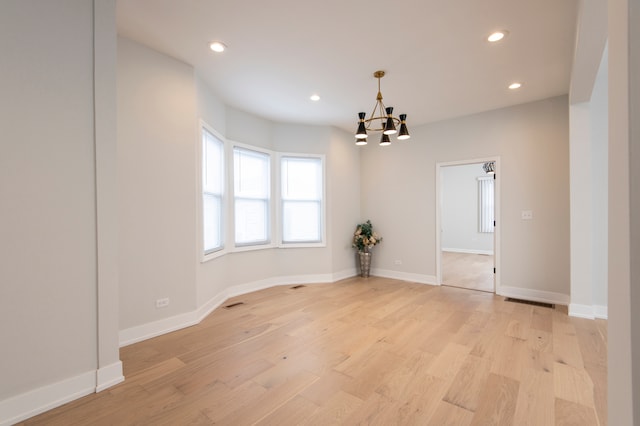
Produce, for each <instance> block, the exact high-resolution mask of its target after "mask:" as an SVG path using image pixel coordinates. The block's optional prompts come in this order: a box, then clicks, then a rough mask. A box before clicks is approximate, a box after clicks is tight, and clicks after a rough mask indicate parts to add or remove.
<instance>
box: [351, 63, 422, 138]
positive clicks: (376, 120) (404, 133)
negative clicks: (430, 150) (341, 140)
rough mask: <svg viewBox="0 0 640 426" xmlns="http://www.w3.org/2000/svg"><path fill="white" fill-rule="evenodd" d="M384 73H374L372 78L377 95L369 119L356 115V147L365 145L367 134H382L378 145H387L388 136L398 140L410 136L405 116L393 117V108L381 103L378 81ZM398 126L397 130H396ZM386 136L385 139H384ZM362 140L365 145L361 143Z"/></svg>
mask: <svg viewBox="0 0 640 426" xmlns="http://www.w3.org/2000/svg"><path fill="white" fill-rule="evenodd" d="M384 75H385V72H384V71H376V72H374V73H373V76H374V77H375V78H377V79H378V95H377V96H376V103H375V105H374V107H373V111H372V112H371V115H370V116H369V118H367V115H366V113H364V112H359V113H358V128H357V130H356V135H355V136H356V145H365V144H366V138H367V134H368V132H382V134H383V137H382V138H381V139H380V145H383V146H384V145H389V144H390V143H391V140H390V139H389V135H393V134H397V135H398V136H397V138H398V140H406V139H409V138H410V137H411V136H410V135H409V129H408V128H407V121H406V120H407V114H400V118H397V117H394V115H393V107H387V106H385V105H384V103H383V102H382V92H381V91H380V79H381V78H382V77H384ZM398 126H399V130H398ZM385 136H386V138H385ZM363 140H364V142H365V143H362V142H363Z"/></svg>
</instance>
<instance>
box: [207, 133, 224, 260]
mask: <svg viewBox="0 0 640 426" xmlns="http://www.w3.org/2000/svg"><path fill="white" fill-rule="evenodd" d="M223 197H224V142H222V141H221V140H220V139H219V138H217V137H216V136H214V135H213V133H211V132H210V131H209V130H207V129H206V128H204V127H203V128H202V233H203V237H204V245H203V248H204V254H209V253H212V252H214V251H217V250H220V249H222V248H223V246H224V243H223V241H224V238H223V225H222V216H223V215H222V211H223V209H222V205H223Z"/></svg>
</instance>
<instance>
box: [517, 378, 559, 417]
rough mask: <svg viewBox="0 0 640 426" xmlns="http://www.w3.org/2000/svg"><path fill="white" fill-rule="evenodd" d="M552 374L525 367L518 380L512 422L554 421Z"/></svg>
mask: <svg viewBox="0 0 640 426" xmlns="http://www.w3.org/2000/svg"><path fill="white" fill-rule="evenodd" d="M553 389H554V385H553V374H552V373H551V372H544V371H539V370H534V369H525V370H524V371H523V374H522V379H521V381H520V387H519V391H518V402H517V404H516V412H515V415H514V423H513V424H516V425H521V426H538V425H552V424H553V423H554V415H555V414H554V403H555V397H554V391H553Z"/></svg>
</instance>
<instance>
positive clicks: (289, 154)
mask: <svg viewBox="0 0 640 426" xmlns="http://www.w3.org/2000/svg"><path fill="white" fill-rule="evenodd" d="M282 157H293V158H319V159H320V162H321V167H322V208H321V212H320V217H321V220H322V224H321V232H320V237H321V238H322V240H321V241H320V242H313V243H303V242H300V243H285V242H283V241H282V221H281V220H282V186H281V185H282V182H281V180H282V173H281V170H280V167H281V164H282V162H281V160H282ZM276 164H277V170H276V172H277V173H276V176H277V179H276V181H277V182H276V201H277V202H276V203H275V204H276V206H275V207H276V215H275V216H276V218H277V220H276V222H277V224H276V228H275V230H276V232H277V247H278V248H309V247H326V246H327V170H326V168H327V166H326V156H325V155H324V154H304V153H298V152H277V153H276Z"/></svg>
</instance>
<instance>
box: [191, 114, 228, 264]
mask: <svg viewBox="0 0 640 426" xmlns="http://www.w3.org/2000/svg"><path fill="white" fill-rule="evenodd" d="M205 131H206V132H208V133H210V134H211V135H212V136H213V137H214V138H216V139H217V140H218V141H219V142H221V143H222V168H223V171H222V194H221V197H220V235H221V236H220V241H221V245H220V246H218V247H216V248H214V249H212V250H209V251H207V250H205V247H204V227H205V225H204V224H205V217H204V197H205V188H204V173H205V171H206V170H205V158H206V157H205V140H204V137H205ZM199 134H200V149H199V150H198V153H199V158H198V160H199V161H198V164H199V174H198V210H199V214H198V218H199V226H198V230H199V232H198V235H199V237H198V242H199V246H198V253H200V261H201V262H202V263H204V262H206V261H208V260H211V259H215V258H217V257H221V256H223V255H225V254H226V253H227V252H228V249H227V247H228V244H227V233H228V225H227V222H228V196H227V194H228V143H227V141H226V139H225V138H224V137H223V136H222V135H221V134H220V133H218V132H217V131H216V130H215V129H213V128H212V127H211V126H209V125H208V124H207V123H206V122H205V121H203V120H200V126H199Z"/></svg>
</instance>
